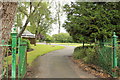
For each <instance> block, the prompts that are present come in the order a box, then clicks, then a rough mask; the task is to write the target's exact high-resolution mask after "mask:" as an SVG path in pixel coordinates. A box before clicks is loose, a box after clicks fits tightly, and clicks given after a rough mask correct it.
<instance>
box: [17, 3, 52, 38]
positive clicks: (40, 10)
mask: <svg viewBox="0 0 120 80" xmlns="http://www.w3.org/2000/svg"><path fill="white" fill-rule="evenodd" d="M26 18H27V19H26ZM25 19H26V21H25V24H24V25H23V20H25ZM15 21H16V24H15V25H16V26H18V27H20V28H21V31H20V33H19V34H18V36H21V34H22V33H23V32H24V30H25V29H26V28H27V29H28V30H29V31H30V32H31V33H34V34H45V33H47V32H48V31H50V28H51V24H52V23H53V22H54V19H53V18H52V16H51V12H50V10H49V4H48V3H47V2H42V1H40V2H20V3H19V5H18V12H17V15H16V19H15ZM28 24H29V26H28Z"/></svg>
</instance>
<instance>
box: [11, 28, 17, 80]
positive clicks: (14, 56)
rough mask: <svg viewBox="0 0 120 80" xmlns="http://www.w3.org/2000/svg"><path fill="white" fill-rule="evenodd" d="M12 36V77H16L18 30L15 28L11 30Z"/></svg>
mask: <svg viewBox="0 0 120 80" xmlns="http://www.w3.org/2000/svg"><path fill="white" fill-rule="evenodd" d="M11 36H12V79H13V80H15V78H16V47H17V32H16V28H14V29H13V30H12V32H11Z"/></svg>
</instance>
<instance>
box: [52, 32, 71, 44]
mask: <svg viewBox="0 0 120 80" xmlns="http://www.w3.org/2000/svg"><path fill="white" fill-rule="evenodd" d="M52 37H53V40H54V41H55V42H62V43H65V42H73V40H72V37H71V36H70V35H69V34H68V33H59V34H54V35H53V36H52Z"/></svg>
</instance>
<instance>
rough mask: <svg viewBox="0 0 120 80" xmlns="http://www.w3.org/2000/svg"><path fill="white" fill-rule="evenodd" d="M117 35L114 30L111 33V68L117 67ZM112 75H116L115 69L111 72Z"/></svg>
mask: <svg viewBox="0 0 120 80" xmlns="http://www.w3.org/2000/svg"><path fill="white" fill-rule="evenodd" d="M117 37H118V36H116V34H115V32H114V34H113V64H112V67H113V69H115V68H117V51H116V46H117ZM113 77H117V74H116V71H115V72H113Z"/></svg>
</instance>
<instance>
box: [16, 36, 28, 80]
mask: <svg viewBox="0 0 120 80" xmlns="http://www.w3.org/2000/svg"><path fill="white" fill-rule="evenodd" d="M26 51H27V43H26V42H22V41H21V38H19V45H18V52H19V53H18V55H19V61H18V62H19V64H18V78H19V79H20V78H23V77H24V76H25V74H26V67H27V54H26Z"/></svg>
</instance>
